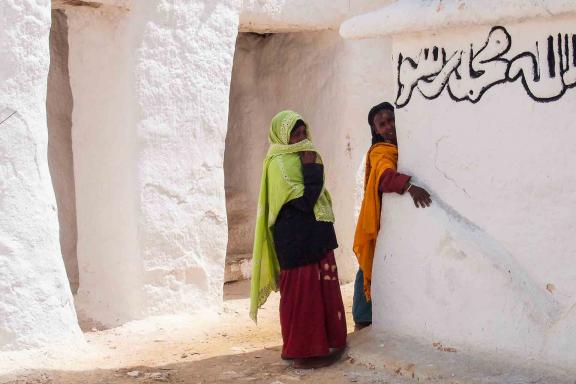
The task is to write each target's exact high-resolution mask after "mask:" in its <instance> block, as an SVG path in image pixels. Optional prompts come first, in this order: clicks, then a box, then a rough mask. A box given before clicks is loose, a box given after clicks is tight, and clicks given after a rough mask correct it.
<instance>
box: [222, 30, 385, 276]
mask: <svg viewBox="0 0 576 384" xmlns="http://www.w3.org/2000/svg"><path fill="white" fill-rule="evenodd" d="M288 53H289V54H288ZM367 53H369V54H367ZM390 54H391V52H390V42H389V41H388V40H385V39H383V40H373V41H352V42H348V41H343V40H342V39H341V38H340V37H339V36H338V34H337V32H335V31H328V32H321V33H308V32H306V33H289V34H278V35H272V36H269V37H260V36H257V35H253V34H241V35H240V36H239V38H238V42H237V46H236V55H235V59H234V60H235V61H234V71H233V75H232V78H233V80H232V90H231V94H230V107H231V110H230V118H229V127H228V135H227V138H226V145H227V146H226V154H225V172H226V193H227V204H228V215H229V221H230V229H229V230H230V244H229V253H230V254H232V256H234V255H242V254H248V255H251V252H252V241H253V232H254V220H255V216H256V215H255V212H256V205H257V199H258V192H259V181H260V176H261V173H262V160H263V159H264V155H265V153H266V150H267V148H268V130H269V126H270V120H271V119H272V117H273V116H274V115H275V114H276V113H277V112H278V111H280V110H282V109H293V110H295V111H298V112H300V113H301V114H302V115H303V116H304V118H305V119H306V120H307V121H308V122H309V124H310V126H311V129H312V136H313V139H314V141H315V143H316V145H317V146H318V148H319V149H320V151H321V153H322V155H323V158H324V161H325V164H326V172H327V186H328V188H329V190H330V193H331V194H332V197H333V201H334V208H335V214H336V231H337V236H338V242H339V244H340V247H339V248H338V250H337V253H336V255H337V258H338V265H339V268H340V277H341V278H342V279H344V280H351V279H352V278H353V275H354V272H355V269H356V262H355V257H354V255H353V253H352V239H353V235H354V229H355V226H356V221H355V220H354V209H355V188H354V185H355V180H356V173H357V172H358V169H359V168H361V167H362V166H363V156H364V154H365V152H366V151H367V149H368V148H369V146H370V138H371V136H370V131H369V127H368V123H367V120H366V116H367V114H368V111H369V109H370V108H371V107H372V106H373V105H375V104H377V103H379V102H381V101H383V100H390V99H391V97H392V92H391V91H392V88H393V85H392V84H391V82H390V80H391V77H389V76H388V77H387V76H385V74H386V73H392V71H393V69H392V67H391V65H390V60H389V58H390ZM327 63H329V65H327ZM366 74H370V76H366ZM239 164H242V166H241V167H239Z"/></svg>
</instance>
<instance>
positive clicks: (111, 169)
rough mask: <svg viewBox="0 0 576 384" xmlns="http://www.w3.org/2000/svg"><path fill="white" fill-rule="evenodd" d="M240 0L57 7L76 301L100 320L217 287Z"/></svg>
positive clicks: (196, 299)
mask: <svg viewBox="0 0 576 384" xmlns="http://www.w3.org/2000/svg"><path fill="white" fill-rule="evenodd" d="M238 12H239V10H238V4H236V1H235V0H234V1H233V0H230V1H220V2H212V1H196V2H193V3H190V2H176V3H174V2H167V1H158V2H133V3H131V4H130V7H129V9H126V8H125V7H115V6H111V5H104V6H102V7H100V8H96V9H94V8H90V7H74V8H69V9H68V10H67V14H68V22H69V44H70V77H71V84H72V91H73V95H74V112H73V145H74V165H75V175H76V188H77V207H78V212H77V214H78V259H79V269H80V290H79V295H78V296H79V304H80V307H81V310H82V311H83V312H86V314H87V315H88V316H89V317H91V318H92V319H93V320H96V321H98V322H101V323H102V324H104V325H115V324H118V323H122V322H124V321H127V320H131V319H136V318H141V317H144V316H146V315H152V314H165V313H173V312H182V311H193V310H196V309H201V308H206V307H210V306H215V305H219V304H220V303H221V300H222V285H223V274H224V260H225V253H226V240H227V225H226V211H225V197H224V175H223V154H224V140H225V134H226V127H227V118H228V94H229V86H230V77H231V71H232V58H233V54H234V44H235V38H236V34H237V29H238Z"/></svg>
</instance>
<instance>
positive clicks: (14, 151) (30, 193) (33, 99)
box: [0, 0, 82, 350]
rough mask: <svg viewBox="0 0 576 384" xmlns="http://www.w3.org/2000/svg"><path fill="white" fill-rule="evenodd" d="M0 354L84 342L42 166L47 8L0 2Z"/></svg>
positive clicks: (45, 5)
mask: <svg viewBox="0 0 576 384" xmlns="http://www.w3.org/2000/svg"><path fill="white" fill-rule="evenodd" d="M0 25H2V28H0V46H1V51H2V52H3V54H2V56H1V57H0V132H2V135H0V212H1V215H0V350H11V349H20V348H30V347H38V346H44V345H49V344H52V343H58V342H67V341H73V340H81V337H82V336H81V333H80V329H79V327H78V324H77V321H76V314H75V312H74V305H73V301H72V294H71V293H70V289H69V286H68V281H67V279H66V272H65V270H64V263H63V261H62V256H61V254H60V245H59V242H58V219H57V214H56V201H55V198H54V192H53V190H52V185H51V181H50V173H49V171H48V161H47V127H46V83H47V78H48V66H49V54H50V53H49V48H48V37H49V32H50V1H48V0H44V1H32V0H19V1H3V2H0Z"/></svg>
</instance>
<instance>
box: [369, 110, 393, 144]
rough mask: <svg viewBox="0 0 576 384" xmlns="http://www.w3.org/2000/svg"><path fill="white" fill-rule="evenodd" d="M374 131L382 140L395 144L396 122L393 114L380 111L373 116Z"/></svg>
mask: <svg viewBox="0 0 576 384" xmlns="http://www.w3.org/2000/svg"><path fill="white" fill-rule="evenodd" d="M374 130H375V131H376V133H377V134H378V135H380V136H381V137H382V138H383V139H384V140H386V141H390V142H395V141H396V121H395V119H394V112H392V111H381V112H378V113H377V114H376V116H374Z"/></svg>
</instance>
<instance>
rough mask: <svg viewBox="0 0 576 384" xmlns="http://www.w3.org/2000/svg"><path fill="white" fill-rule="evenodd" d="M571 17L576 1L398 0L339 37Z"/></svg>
mask: <svg viewBox="0 0 576 384" xmlns="http://www.w3.org/2000/svg"><path fill="white" fill-rule="evenodd" d="M569 14H576V1H573V0H423V1H414V0H398V1H397V2H395V3H393V4H391V5H388V6H386V7H383V8H381V9H379V10H377V11H374V12H370V13H366V14H363V15H359V16H356V17H353V18H351V19H349V20H347V21H345V22H344V23H342V25H341V26H340V35H341V36H342V37H344V38H346V39H365V38H374V37H381V36H388V35H394V34H400V33H412V32H423V31H432V30H440V29H446V28H455V27H464V26H469V25H485V24H503V23H513V22H519V21H522V20H525V19H531V18H538V17H554V16H563V15H569Z"/></svg>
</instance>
